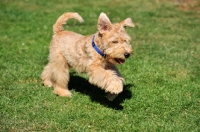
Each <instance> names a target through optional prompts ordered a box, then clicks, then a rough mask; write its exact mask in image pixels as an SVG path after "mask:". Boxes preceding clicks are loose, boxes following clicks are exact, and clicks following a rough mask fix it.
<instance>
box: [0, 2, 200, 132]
mask: <svg viewBox="0 0 200 132" xmlns="http://www.w3.org/2000/svg"><path fill="white" fill-rule="evenodd" d="M187 7H190V8H189V10H188V8H187V10H183V9H184V8H180V7H179V6H178V5H175V4H174V2H170V1H165V2H164V1H162V2H161V1H158V0H157V1H150V0H143V1H140V0H134V1H133V0H124V1H121V0H116V1H111V0H104V1H81V0H68V1H66V0H51V1H48V2H45V1H37V0H18V1H14V0H2V1H1V2H0V34H1V35H0V75H1V77H0V128H1V129H0V131H5V132H6V131H8V132H13V131H16V132H18V131H47V132H51V131H52V132H55V131H58V132H62V131H63V132H65V131H81V132H82V131H91V132H94V131H109V132H111V131H113V132H116V131H117V132H118V131H122V132H132V131H140V132H145V131H146V132H149V131H161V132H163V131H174V132H178V131H180V132H188V131H191V132H198V131H200V36H199V34H200V28H199V24H200V17H199V16H200V12H199V11H200V10H199V9H200V6H199V4H198V3H197V5H195V6H192V7H191V5H187ZM69 11H75V12H78V13H80V15H81V16H82V17H83V19H84V21H85V22H84V23H83V24H80V23H79V22H77V21H74V20H70V21H69V23H68V25H69V30H72V31H76V32H79V33H81V34H85V35H89V34H93V33H95V32H96V27H97V26H96V23H97V19H98V16H99V14H100V13H101V12H105V13H106V14H107V15H108V16H109V18H110V19H111V21H112V22H119V21H121V20H124V19H125V18H127V17H131V18H132V20H133V22H134V23H135V25H136V27H135V28H134V29H127V32H128V33H129V34H130V36H131V37H132V45H133V49H134V51H135V52H134V54H133V56H132V57H131V58H130V59H128V60H127V61H126V63H125V64H124V65H121V66H119V69H120V71H121V73H122V74H123V76H124V78H125V80H126V84H125V90H124V92H123V93H122V94H120V95H119V96H118V97H117V98H116V100H115V101H114V102H109V101H107V99H106V97H105V93H104V91H101V90H100V89H98V88H97V87H95V86H93V85H91V84H89V83H88V81H87V76H85V75H84V74H81V75H78V74H77V73H75V72H74V71H73V70H72V71H71V82H70V84H69V86H70V89H71V91H72V93H73V97H72V98H71V99H68V98H62V97H58V96H56V95H54V94H53V93H52V89H49V88H46V87H43V86H42V82H41V79H40V74H41V72H42V70H43V67H44V66H45V65H46V64H47V62H48V60H47V58H48V52H49V51H48V47H49V42H50V40H51V37H52V26H53V24H54V23H55V21H56V19H57V18H58V17H59V16H60V15H61V14H63V13H64V12H69Z"/></svg>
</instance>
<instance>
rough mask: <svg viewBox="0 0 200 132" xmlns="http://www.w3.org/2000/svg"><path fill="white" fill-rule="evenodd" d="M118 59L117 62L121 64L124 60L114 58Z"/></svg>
mask: <svg viewBox="0 0 200 132" xmlns="http://www.w3.org/2000/svg"><path fill="white" fill-rule="evenodd" d="M116 60H117V61H118V63H119V64H123V63H124V62H125V60H123V59H116Z"/></svg>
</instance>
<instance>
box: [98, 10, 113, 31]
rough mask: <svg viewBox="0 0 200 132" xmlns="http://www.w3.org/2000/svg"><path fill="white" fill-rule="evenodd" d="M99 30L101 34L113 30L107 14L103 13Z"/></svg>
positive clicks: (100, 17)
mask: <svg viewBox="0 0 200 132" xmlns="http://www.w3.org/2000/svg"><path fill="white" fill-rule="evenodd" d="M98 30H99V32H100V33H101V34H104V33H106V32H108V31H110V30H111V22H110V19H109V18H108V17H107V15H106V14H105V13H103V12H102V13H101V14H100V16H99V19H98Z"/></svg>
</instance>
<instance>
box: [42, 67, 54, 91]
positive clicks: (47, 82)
mask: <svg viewBox="0 0 200 132" xmlns="http://www.w3.org/2000/svg"><path fill="white" fill-rule="evenodd" d="M51 76H52V71H51V64H50V63H48V64H47V66H45V68H44V70H43V72H42V75H41V78H42V81H43V84H44V86H47V87H52V86H53V83H52V80H51Z"/></svg>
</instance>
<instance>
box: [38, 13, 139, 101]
mask: <svg viewBox="0 0 200 132" xmlns="http://www.w3.org/2000/svg"><path fill="white" fill-rule="evenodd" d="M72 18H74V19H77V20H78V21H79V22H83V19H82V17H81V16H80V15H79V14H78V13H76V12H68V13H65V14H63V15H61V16H60V17H59V18H58V19H57V21H56V23H55V24H54V25H53V38H52V40H51V43H50V53H49V62H48V64H47V65H46V66H45V68H44V70H43V72H42V75H41V78H42V81H43V84H44V86H47V87H53V88H54V90H53V92H54V93H55V94H57V95H59V96H66V97H71V96H72V94H71V92H70V91H69V90H68V82H69V79H70V76H69V72H70V68H73V69H74V70H75V71H77V72H78V73H82V72H85V73H87V75H88V77H89V82H90V83H91V84H93V85H96V86H98V87H99V88H101V89H103V90H105V92H106V93H107V98H108V100H110V101H113V100H114V99H115V98H116V97H117V95H118V94H119V93H121V92H122V91H123V83H124V79H123V77H122V75H121V74H120V72H119V71H118V69H117V67H116V65H117V64H123V63H124V62H125V59H127V58H129V56H130V55H131V54H132V52H133V50H132V47H131V44H130V42H131V38H130V36H129V35H128V34H127V33H126V31H125V28H126V27H134V26H135V25H134V24H133V22H132V20H131V18H127V19H125V20H123V21H122V22H120V23H115V24H112V23H111V21H110V19H109V18H108V17H107V15H106V14H105V13H103V12H102V13H101V14H100V16H99V18H98V24H97V28H98V31H97V32H96V33H95V34H92V35H89V36H83V35H81V34H78V33H75V32H71V31H65V30H64V29H63V24H66V22H67V21H68V20H69V19H72Z"/></svg>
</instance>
